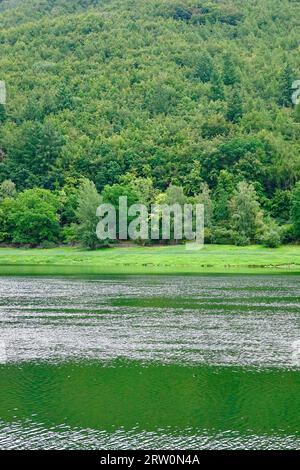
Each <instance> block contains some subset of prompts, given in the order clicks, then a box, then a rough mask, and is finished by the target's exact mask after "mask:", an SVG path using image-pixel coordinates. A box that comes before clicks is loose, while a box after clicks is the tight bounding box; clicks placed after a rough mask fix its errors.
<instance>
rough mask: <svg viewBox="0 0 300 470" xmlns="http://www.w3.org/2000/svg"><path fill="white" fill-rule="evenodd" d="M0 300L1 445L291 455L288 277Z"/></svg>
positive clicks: (189, 281)
mask: <svg viewBox="0 0 300 470" xmlns="http://www.w3.org/2000/svg"><path fill="white" fill-rule="evenodd" d="M0 293H1V297H0V324H1V338H2V339H1V341H2V353H1V350H0V362H2V364H0V384H1V388H0V448H4V449H7V448H15V449H16V448H23V449H29V448H30V449H31V448H32V449H37V448H44V449H50V448H55V449H63V448H66V449H80V448H86V449H92V448H114V449H117V448H119V449H122V448H195V449H202V448H204V449H206V448H207V449H210V448H217V449H221V448H231V449H233V448H255V449H259V448H267V449H275V448H293V449H295V448H296V449H299V448H300V436H299V425H300V375H299V356H300V354H299V350H298V349H297V348H298V346H299V338H300V335H299V313H300V312H299V300H300V297H299V294H300V285H299V278H298V277H297V276H287V277H284V276H282V277H276V278H274V277H272V276H264V277H261V276H260V277H253V276H244V277H230V278H229V277H226V276H222V277H208V278H207V277H189V278H185V277H181V276H179V277H172V278H170V277H157V278H153V277H151V278H148V277H139V278H132V277H129V278H122V277H121V278H116V277H115V278H97V277H87V278H76V279H74V278H72V279H71V278H47V279H45V278H35V277H29V278H28V277H26V278H9V277H7V278H1V279H0ZM1 354H2V356H1ZM1 357H2V359H1Z"/></svg>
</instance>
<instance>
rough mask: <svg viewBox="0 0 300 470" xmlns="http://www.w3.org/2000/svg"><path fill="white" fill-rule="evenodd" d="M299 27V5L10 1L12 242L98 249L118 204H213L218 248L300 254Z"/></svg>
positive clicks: (2, 114) (5, 111)
mask: <svg viewBox="0 0 300 470" xmlns="http://www.w3.org/2000/svg"><path fill="white" fill-rule="evenodd" d="M299 18H300V2H299V1H297V0H264V1H259V0H248V1H244V0H215V1H206V0H203V1H201V0H198V1H197V0H178V1H176V0H147V1H146V0H23V1H21V0H4V1H2V2H1V3H0V80H3V81H5V83H6V90H7V100H6V104H2V105H0V242H1V243H6V244H7V243H14V244H29V245H36V244H43V243H44V244H47V243H59V242H81V243H83V244H84V245H86V246H90V247H94V246H96V244H97V240H95V234H94V231H93V230H94V225H95V217H94V214H95V212H94V209H95V207H96V205H97V204H98V203H99V201H100V200H101V199H102V200H104V201H107V202H113V203H114V202H115V201H116V200H117V197H118V196H119V195H127V196H128V198H129V200H130V201H132V202H135V201H142V202H145V203H146V204H148V205H150V204H151V203H153V202H157V201H160V202H161V201H163V202H169V203H172V202H179V203H184V202H185V201H191V202H193V201H198V202H203V203H204V205H205V208H206V241H207V242H213V243H235V244H240V245H243V244H248V243H252V242H259V243H260V242H262V243H265V244H267V245H268V246H277V245H278V244H280V243H281V242H283V243H289V242H297V241H299V240H300V182H299V181H300V105H297V106H296V105H293V103H292V93H293V90H292V84H293V82H294V81H295V80H300V54H299V52H300V26H299ZM87 208H88V210H87Z"/></svg>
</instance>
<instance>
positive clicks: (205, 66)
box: [195, 51, 214, 83]
mask: <svg viewBox="0 0 300 470" xmlns="http://www.w3.org/2000/svg"><path fill="white" fill-rule="evenodd" d="M213 71H214V66H213V61H212V58H211V56H210V54H208V53H207V52H206V51H205V52H203V53H202V54H201V56H200V58H199V60H198V62H197V65H196V70H195V75H196V77H197V78H199V79H200V80H201V82H203V83H206V82H209V81H210V79H211V77H212V75H213Z"/></svg>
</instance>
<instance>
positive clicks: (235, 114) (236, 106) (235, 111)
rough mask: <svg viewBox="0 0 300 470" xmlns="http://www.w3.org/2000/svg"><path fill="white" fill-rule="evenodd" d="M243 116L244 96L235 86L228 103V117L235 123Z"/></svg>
mask: <svg viewBox="0 0 300 470" xmlns="http://www.w3.org/2000/svg"><path fill="white" fill-rule="evenodd" d="M242 116H243V98H242V95H241V92H240V90H239V88H237V87H235V88H234V89H233V90H232V92H231V93H230V96H229V100H228V103H227V112H226V118H227V119H228V121H231V122H233V123H234V124H236V123H238V122H239V120H240V119H241V117H242Z"/></svg>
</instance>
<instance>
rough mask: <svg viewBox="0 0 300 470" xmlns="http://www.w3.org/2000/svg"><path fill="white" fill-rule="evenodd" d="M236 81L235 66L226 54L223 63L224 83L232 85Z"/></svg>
mask: <svg viewBox="0 0 300 470" xmlns="http://www.w3.org/2000/svg"><path fill="white" fill-rule="evenodd" d="M237 81H238V74H237V70H236V66H235V64H234V61H233V59H232V57H231V56H230V55H229V54H226V55H225V57H224V65H223V82H224V84H225V85H234V84H235V83H237Z"/></svg>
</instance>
